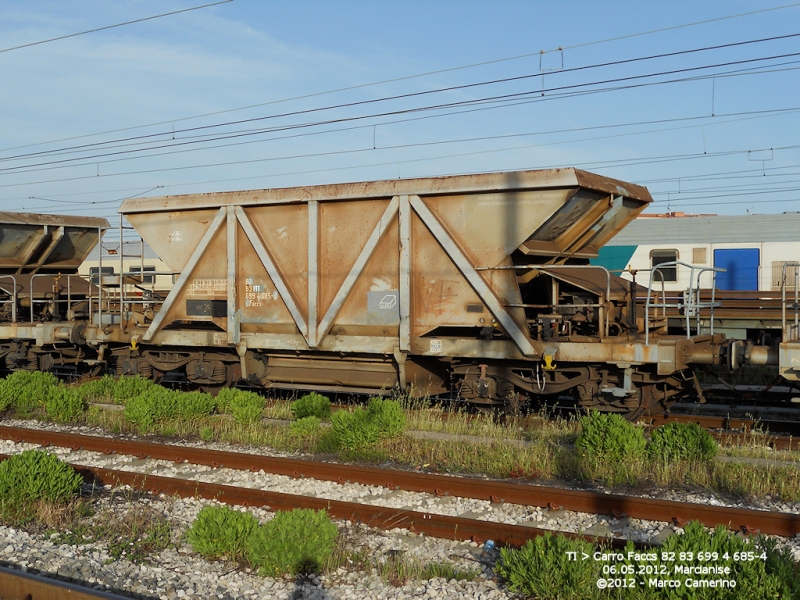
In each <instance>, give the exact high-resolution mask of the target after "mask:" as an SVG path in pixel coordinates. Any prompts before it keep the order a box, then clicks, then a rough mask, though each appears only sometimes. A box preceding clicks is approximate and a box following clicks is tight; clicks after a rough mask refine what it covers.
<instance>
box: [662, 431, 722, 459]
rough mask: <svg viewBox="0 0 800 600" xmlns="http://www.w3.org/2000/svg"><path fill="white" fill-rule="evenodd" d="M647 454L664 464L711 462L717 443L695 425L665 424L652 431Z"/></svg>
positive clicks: (715, 452) (706, 432)
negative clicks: (690, 461)
mask: <svg viewBox="0 0 800 600" xmlns="http://www.w3.org/2000/svg"><path fill="white" fill-rule="evenodd" d="M647 454H648V455H649V456H650V458H651V459H654V460H663V461H666V462H673V461H679V460H711V459H712V458H714V456H716V454H717V442H716V441H715V440H714V438H713V437H711V434H710V433H708V431H706V430H705V429H703V428H702V427H700V426H699V425H698V424H697V423H667V424H666V425H662V426H661V427H658V428H656V429H655V430H654V431H653V433H652V435H651V436H650V444H649V445H648V446H647Z"/></svg>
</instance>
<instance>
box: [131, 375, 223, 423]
mask: <svg viewBox="0 0 800 600" xmlns="http://www.w3.org/2000/svg"><path fill="white" fill-rule="evenodd" d="M215 409H216V401H215V400H214V398H213V397H212V396H210V395H209V394H206V393H203V392H178V391H175V390H168V389H166V388H162V387H160V386H153V388H152V389H151V390H149V391H148V392H146V393H143V394H140V395H138V396H136V397H135V398H132V399H131V400H129V401H128V403H127V404H126V405H125V418H126V419H127V420H128V421H130V422H131V423H133V424H134V425H136V426H137V427H138V428H139V431H140V432H146V431H149V430H150V429H152V428H153V426H154V425H155V424H156V423H157V422H159V421H163V420H165V419H174V418H176V417H180V418H182V419H185V420H186V419H192V418H196V417H202V416H205V415H210V414H211V413H213V412H214V410H215Z"/></svg>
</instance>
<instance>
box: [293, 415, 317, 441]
mask: <svg viewBox="0 0 800 600" xmlns="http://www.w3.org/2000/svg"><path fill="white" fill-rule="evenodd" d="M321 427H322V422H321V421H320V420H319V418H318V417H303V418H302V419H298V420H297V421H292V422H291V424H290V425H289V432H290V433H291V434H292V435H294V436H297V437H310V436H312V435H314V434H316V433H317V432H318V431H319V430H320V429H321Z"/></svg>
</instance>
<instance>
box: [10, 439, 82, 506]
mask: <svg viewBox="0 0 800 600" xmlns="http://www.w3.org/2000/svg"><path fill="white" fill-rule="evenodd" d="M80 489H81V476H80V475H78V474H77V473H76V472H75V471H74V470H73V469H72V467H70V466H69V465H67V464H66V463H65V462H63V461H61V460H59V459H58V458H57V457H56V456H54V455H52V454H48V453H47V452H42V451H41V450H26V451H24V452H22V453H20V454H15V455H14V456H12V457H11V458H8V459H6V460H4V461H3V462H2V463H0V513H1V514H2V516H3V517H4V518H7V519H8V518H12V519H17V518H19V519H25V518H27V517H28V516H30V515H31V514H32V512H33V511H34V510H35V504H36V503H37V502H47V503H52V504H56V503H61V504H63V503H66V502H69V501H70V500H71V499H73V498H74V497H75V496H77V495H78V493H79V492H80Z"/></svg>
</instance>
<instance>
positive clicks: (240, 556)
mask: <svg viewBox="0 0 800 600" xmlns="http://www.w3.org/2000/svg"><path fill="white" fill-rule="evenodd" d="M256 527H258V521H257V520H256V518H255V517H254V516H253V515H251V514H250V513H248V512H240V511H238V510H233V509H231V508H228V507H227V506H206V507H205V508H203V509H202V510H201V511H200V513H199V514H198V515H197V519H196V520H195V522H194V523H193V524H192V526H191V528H190V529H189V531H188V532H187V533H186V537H187V539H188V540H189V543H190V544H191V545H192V547H193V548H194V550H195V552H198V553H199V554H201V555H202V556H204V557H205V558H207V559H210V560H214V559H219V558H222V559H226V560H230V561H234V562H241V561H243V560H244V558H245V545H246V543H247V539H248V538H249V537H250V535H251V534H252V533H253V531H254V530H255V529H256Z"/></svg>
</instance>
